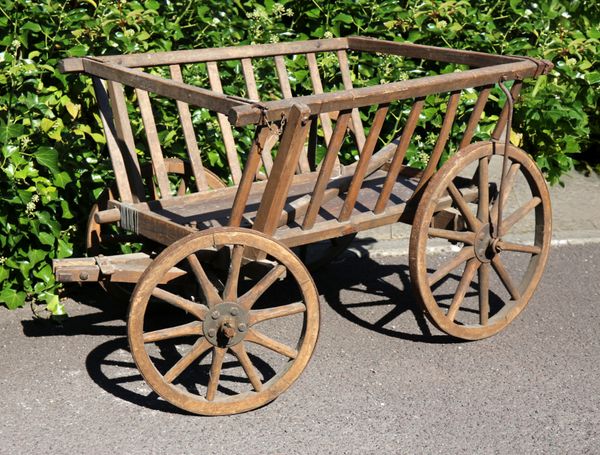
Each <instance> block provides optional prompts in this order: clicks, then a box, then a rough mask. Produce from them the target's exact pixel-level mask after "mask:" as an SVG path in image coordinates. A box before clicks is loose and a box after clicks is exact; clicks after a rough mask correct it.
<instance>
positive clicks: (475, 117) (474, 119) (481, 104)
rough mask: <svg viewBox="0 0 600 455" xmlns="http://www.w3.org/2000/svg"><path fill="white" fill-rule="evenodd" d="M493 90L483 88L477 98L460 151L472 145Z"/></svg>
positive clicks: (489, 87) (490, 87)
mask: <svg viewBox="0 0 600 455" xmlns="http://www.w3.org/2000/svg"><path fill="white" fill-rule="evenodd" d="M491 90H492V86H491V85H488V86H487V87H483V89H482V90H481V92H479V96H478V97H477V101H476V102H475V106H473V111H472V112H471V116H470V117H469V121H468V122H467V127H466V128H465V132H464V134H463V137H462V139H461V141H460V145H459V146H458V149H459V150H460V149H462V148H463V147H466V146H467V145H469V144H470V143H471V140H472V139H473V134H475V128H477V124H478V123H479V120H481V114H482V113H483V109H484V108H485V104H486V103H487V100H488V97H489V96H490V91H491Z"/></svg>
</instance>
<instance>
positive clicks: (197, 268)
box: [187, 254, 222, 307]
mask: <svg viewBox="0 0 600 455" xmlns="http://www.w3.org/2000/svg"><path fill="white" fill-rule="evenodd" d="M187 261H188V263H189V264H190V267H191V268H192V271H193V272H194V275H195V276H196V279H197V280H198V284H200V287H201V288H202V292H203V293H204V297H205V298H206V302H207V303H208V306H209V307H212V306H214V305H217V304H219V303H221V302H222V300H221V297H219V293H218V292H217V289H216V288H215V287H214V285H213V284H212V283H211V282H210V280H209V279H208V277H207V276H206V272H205V271H204V269H203V268H202V265H201V264H200V261H199V260H198V257H197V256H196V255H195V254H191V255H189V256H188V257H187Z"/></svg>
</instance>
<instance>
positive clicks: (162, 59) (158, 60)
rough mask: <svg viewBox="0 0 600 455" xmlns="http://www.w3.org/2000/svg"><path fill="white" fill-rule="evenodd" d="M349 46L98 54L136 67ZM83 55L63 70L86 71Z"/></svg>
mask: <svg viewBox="0 0 600 455" xmlns="http://www.w3.org/2000/svg"><path fill="white" fill-rule="evenodd" d="M347 48H348V39H347V38H333V39H324V40H309V41H296V42H289V43H275V44H254V45H249V46H235V47H221V48H211V49H193V50H183V51H170V52H152V53H145V54H131V55H111V56H103V57H94V58H95V59H97V60H98V61H100V62H106V63H113V64H117V65H123V66H128V67H131V68H134V67H150V66H164V65H178V64H179V65H183V64H186V63H204V62H211V61H212V62H217V61H222V60H238V59H242V58H258V57H273V56H275V55H292V54H303V53H306V52H331V51H337V50H339V49H347ZM84 66H85V65H84V63H83V58H68V59H64V60H62V61H61V62H60V67H59V69H60V71H61V72H63V73H69V72H78V71H84Z"/></svg>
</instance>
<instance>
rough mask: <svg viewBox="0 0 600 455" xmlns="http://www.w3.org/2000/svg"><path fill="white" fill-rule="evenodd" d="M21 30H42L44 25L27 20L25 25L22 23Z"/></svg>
mask: <svg viewBox="0 0 600 455" xmlns="http://www.w3.org/2000/svg"><path fill="white" fill-rule="evenodd" d="M20 29H21V30H31V31H32V32H41V31H42V27H40V26H39V24H34V23H33V22H29V21H27V22H25V23H24V24H23V25H21V27H20Z"/></svg>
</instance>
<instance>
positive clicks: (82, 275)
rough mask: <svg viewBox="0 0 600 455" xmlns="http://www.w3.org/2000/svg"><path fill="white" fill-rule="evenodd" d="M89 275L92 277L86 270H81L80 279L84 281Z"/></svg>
mask: <svg viewBox="0 0 600 455" xmlns="http://www.w3.org/2000/svg"><path fill="white" fill-rule="evenodd" d="M89 277H90V276H89V275H88V274H87V273H85V272H81V273H80V274H79V279H80V280H83V281H85V280H87V279H88V278H89Z"/></svg>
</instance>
